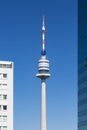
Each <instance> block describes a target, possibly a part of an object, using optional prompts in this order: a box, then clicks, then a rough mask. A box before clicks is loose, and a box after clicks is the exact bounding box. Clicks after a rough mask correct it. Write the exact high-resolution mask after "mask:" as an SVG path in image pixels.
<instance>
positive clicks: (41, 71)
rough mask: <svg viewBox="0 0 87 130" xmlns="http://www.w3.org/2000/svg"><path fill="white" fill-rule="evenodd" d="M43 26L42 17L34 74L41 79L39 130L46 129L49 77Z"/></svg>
mask: <svg viewBox="0 0 87 130" xmlns="http://www.w3.org/2000/svg"><path fill="white" fill-rule="evenodd" d="M44 37H45V26H44V17H43V23H42V52H41V58H40V60H39V61H38V73H37V74H36V76H37V77H38V78H40V79H41V123H40V130H46V79H47V78H49V77H50V73H49V60H47V59H46V51H45V42H44Z"/></svg>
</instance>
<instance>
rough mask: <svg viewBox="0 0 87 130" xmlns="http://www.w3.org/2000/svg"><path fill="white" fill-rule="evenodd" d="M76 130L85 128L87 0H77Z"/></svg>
mask: <svg viewBox="0 0 87 130" xmlns="http://www.w3.org/2000/svg"><path fill="white" fill-rule="evenodd" d="M78 130H87V0H78Z"/></svg>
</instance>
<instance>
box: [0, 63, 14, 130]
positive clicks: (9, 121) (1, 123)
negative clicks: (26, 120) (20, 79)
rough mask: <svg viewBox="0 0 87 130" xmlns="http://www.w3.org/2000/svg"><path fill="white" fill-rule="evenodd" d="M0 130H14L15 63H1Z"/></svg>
mask: <svg viewBox="0 0 87 130" xmlns="http://www.w3.org/2000/svg"><path fill="white" fill-rule="evenodd" d="M0 130H13V62H8V61H0Z"/></svg>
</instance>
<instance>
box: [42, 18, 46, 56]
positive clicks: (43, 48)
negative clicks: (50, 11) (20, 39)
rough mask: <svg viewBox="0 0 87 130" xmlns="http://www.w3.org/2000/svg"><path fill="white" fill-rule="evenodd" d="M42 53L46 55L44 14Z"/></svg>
mask: <svg viewBox="0 0 87 130" xmlns="http://www.w3.org/2000/svg"><path fill="white" fill-rule="evenodd" d="M41 54H42V55H46V51H45V23H44V16H43V19H42V53H41Z"/></svg>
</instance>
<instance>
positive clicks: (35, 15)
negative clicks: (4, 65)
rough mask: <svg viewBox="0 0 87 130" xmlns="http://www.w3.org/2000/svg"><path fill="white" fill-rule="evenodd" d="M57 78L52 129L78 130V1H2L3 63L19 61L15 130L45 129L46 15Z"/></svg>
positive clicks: (51, 86)
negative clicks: (42, 64) (40, 74)
mask: <svg viewBox="0 0 87 130" xmlns="http://www.w3.org/2000/svg"><path fill="white" fill-rule="evenodd" d="M43 15H45V27H46V41H45V43H46V51H47V58H48V59H49V60H50V73H51V78H50V79H48V80H47V130H58V129H59V130H77V0H44V1H42V0H37V1H35V0H15V1H7V0H3V1H2V0H1V1H0V60H8V61H9V60H10V61H13V62H14V130H40V89H41V87H40V85H41V84H40V83H41V82H40V79H37V78H36V77H35V75H36V73H37V65H38V60H39V58H40V56H41V55H40V53H41V26H42V16H43Z"/></svg>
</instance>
